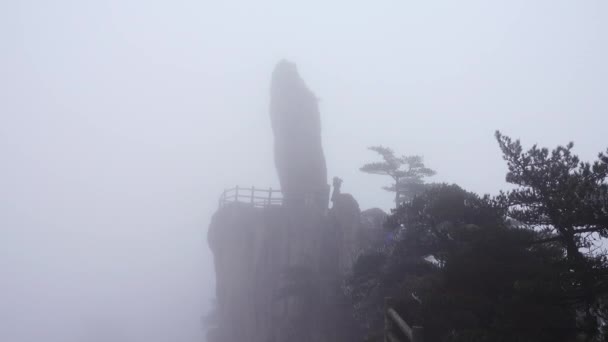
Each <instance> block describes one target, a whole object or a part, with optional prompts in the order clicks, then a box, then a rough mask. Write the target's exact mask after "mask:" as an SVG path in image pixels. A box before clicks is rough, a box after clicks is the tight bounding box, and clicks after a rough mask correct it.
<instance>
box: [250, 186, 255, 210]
mask: <svg viewBox="0 0 608 342" xmlns="http://www.w3.org/2000/svg"><path fill="white" fill-rule="evenodd" d="M254 193H255V186H252V187H251V206H252V207H253V206H254V205H253V194H254Z"/></svg>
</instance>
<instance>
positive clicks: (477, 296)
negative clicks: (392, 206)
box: [348, 184, 576, 341]
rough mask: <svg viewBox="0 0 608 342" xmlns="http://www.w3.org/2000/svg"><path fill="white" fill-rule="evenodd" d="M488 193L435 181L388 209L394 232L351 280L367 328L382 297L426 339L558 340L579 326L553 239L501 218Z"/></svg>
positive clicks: (376, 319)
mask: <svg viewBox="0 0 608 342" xmlns="http://www.w3.org/2000/svg"><path fill="white" fill-rule="evenodd" d="M497 204H498V203H497V202H495V201H493V200H491V199H490V198H489V197H487V196H486V197H479V196H477V195H475V194H472V193H469V192H466V191H464V190H462V189H461V188H460V187H458V186H456V185H445V184H441V185H433V186H430V187H429V188H428V189H426V190H425V192H424V193H422V194H420V195H419V196H417V197H416V198H415V199H414V200H412V201H411V202H410V203H405V204H403V205H402V206H400V207H399V208H398V209H396V210H394V211H393V214H392V215H391V217H390V218H389V221H388V225H389V228H391V232H392V234H393V235H392V238H391V239H390V240H389V241H387V243H386V244H385V245H384V246H382V247H380V248H378V249H377V250H375V251H373V252H370V253H367V254H365V255H363V256H361V257H360V258H359V259H358V261H357V263H356V264H355V267H354V271H353V275H352V277H351V278H350V279H349V282H348V290H349V294H350V295H351V298H352V300H353V301H354V304H355V308H356V313H357V317H359V319H360V320H361V321H362V322H363V323H364V327H365V328H366V329H367V331H368V333H369V334H370V335H374V334H375V333H377V332H378V331H380V329H381V328H382V322H383V316H382V308H383V300H384V298H385V297H392V298H395V299H396V300H397V303H398V305H397V310H398V311H399V312H400V314H401V315H402V316H403V317H404V318H405V319H406V321H408V322H410V323H412V324H420V325H423V326H424V327H425V335H426V336H425V340H426V341H556V340H564V339H566V338H567V337H572V336H574V334H575V333H576V326H575V321H576V311H575V309H573V308H572V307H571V306H570V305H569V304H568V303H567V302H566V301H564V300H563V298H564V295H565V293H567V291H568V289H569V286H570V285H569V283H568V282H567V281H563V278H562V277H561V275H562V274H564V273H566V274H567V273H568V272H569V267H568V265H567V263H566V262H564V256H563V253H562V252H561V249H560V248H558V247H556V246H555V245H554V244H543V245H530V242H531V241H534V240H535V239H537V238H538V233H536V232H534V231H532V230H528V229H520V228H516V227H512V226H510V225H509V224H507V223H506V222H504V220H503V217H504V210H503V209H502V208H501V207H500V206H498V205H497Z"/></svg>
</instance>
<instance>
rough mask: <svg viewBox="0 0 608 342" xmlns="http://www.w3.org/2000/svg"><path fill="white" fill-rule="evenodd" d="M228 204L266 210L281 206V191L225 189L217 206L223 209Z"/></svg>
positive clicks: (241, 188) (240, 188)
mask: <svg viewBox="0 0 608 342" xmlns="http://www.w3.org/2000/svg"><path fill="white" fill-rule="evenodd" d="M229 203H241V204H247V205H250V206H252V207H254V208H268V207H271V206H280V205H282V204H283V194H282V193H281V190H273V189H272V188H268V189H257V188H255V187H253V186H252V187H250V188H247V187H239V186H238V185H237V186H236V187H234V188H232V189H226V190H224V192H223V193H222V195H221V196H220V200H219V206H220V208H221V207H224V206H226V205H227V204H229Z"/></svg>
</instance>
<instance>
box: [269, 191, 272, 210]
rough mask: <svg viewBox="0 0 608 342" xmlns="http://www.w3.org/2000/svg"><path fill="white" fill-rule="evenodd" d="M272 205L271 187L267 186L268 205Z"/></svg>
mask: <svg viewBox="0 0 608 342" xmlns="http://www.w3.org/2000/svg"><path fill="white" fill-rule="evenodd" d="M271 205H272V187H270V188H268V206H269V207H270V206H271Z"/></svg>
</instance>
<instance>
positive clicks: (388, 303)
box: [384, 297, 393, 342]
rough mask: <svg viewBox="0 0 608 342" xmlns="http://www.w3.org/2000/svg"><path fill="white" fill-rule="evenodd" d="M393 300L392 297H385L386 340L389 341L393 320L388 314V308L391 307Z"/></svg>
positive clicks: (385, 341)
mask: <svg viewBox="0 0 608 342" xmlns="http://www.w3.org/2000/svg"><path fill="white" fill-rule="evenodd" d="M392 302H393V300H392V298H390V297H386V298H384V342H389V340H390V339H389V337H388V336H389V334H390V332H391V321H390V317H389V316H388V309H390V307H391V304H392Z"/></svg>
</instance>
